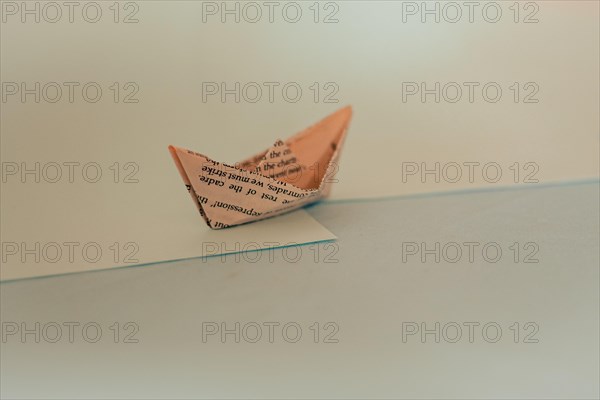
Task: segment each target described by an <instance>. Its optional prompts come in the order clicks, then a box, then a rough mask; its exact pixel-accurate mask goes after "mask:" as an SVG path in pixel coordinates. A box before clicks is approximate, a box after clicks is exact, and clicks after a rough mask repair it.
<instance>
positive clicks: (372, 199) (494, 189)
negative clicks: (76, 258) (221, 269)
mask: <svg viewBox="0 0 600 400" xmlns="http://www.w3.org/2000/svg"><path fill="white" fill-rule="evenodd" d="M598 183H600V179H598V178H589V179H579V180H572V181H563V182H552V183H535V184H529V185H528V184H517V185H511V186H498V187H492V188H474V189H458V190H448V191H439V192H427V193H417V194H408V195H398V196H384V197H370V198H363V199H339V200H322V201H319V202H317V203H313V204H310V205H307V206H306V207H304V209H309V208H312V207H317V206H319V205H330V204H348V203H374V202H380V201H393V200H410V199H419V198H428V197H442V196H457V195H463V194H473V193H491V192H509V191H519V190H532V189H545V188H551V187H568V186H578V185H591V184H598ZM599 190H600V188H599ZM234 229H235V228H234ZM336 240H337V239H324V240H315V241H312V242H305V243H298V244H288V245H284V246H273V247H269V250H272V249H285V248H289V247H296V246H309V245H311V244H316V243H329V242H335V241H336ZM263 250H265V249H254V250H245V251H234V252H230V253H221V254H212V255H209V256H198V257H186V258H177V259H173V260H164V261H155V262H149V263H143V264H135V265H122V266H117V267H109V268H102V269H97V270H91V271H76V272H65V273H60V274H51V275H43V276H33V277H29V278H17V279H9V280H6V281H3V282H0V285H4V284H10V283H15V282H20V281H29V280H33V279H44V278H54V277H58V276H64V275H76V274H82V273H94V272H103V271H107V270H112V269H129V268H136V267H148V266H151V265H159V264H167V263H174V262H179V261H183V260H194V259H209V258H213V257H222V256H231V255H235V254H241V253H255V252H259V251H263Z"/></svg>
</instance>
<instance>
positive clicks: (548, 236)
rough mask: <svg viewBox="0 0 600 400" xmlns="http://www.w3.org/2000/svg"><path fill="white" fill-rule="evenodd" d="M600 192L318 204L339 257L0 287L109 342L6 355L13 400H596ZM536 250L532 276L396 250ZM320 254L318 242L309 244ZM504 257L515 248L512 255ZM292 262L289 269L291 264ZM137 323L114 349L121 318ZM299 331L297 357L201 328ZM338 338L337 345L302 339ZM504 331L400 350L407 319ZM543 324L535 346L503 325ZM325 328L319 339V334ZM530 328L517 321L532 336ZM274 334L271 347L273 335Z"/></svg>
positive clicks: (13, 350)
mask: <svg viewBox="0 0 600 400" xmlns="http://www.w3.org/2000/svg"><path fill="white" fill-rule="evenodd" d="M599 200H600V199H599V187H598V184H597V183H588V184H578V185H572V186H562V187H535V186H534V187H531V188H529V189H516V190H515V189H513V190H505V191H494V192H481V193H477V192H474V193H464V194H450V195H443V196H417V197H414V198H403V199H393V200H386V201H377V202H373V201H371V202H356V203H344V202H342V203H332V204H321V205H317V206H314V207H312V208H310V209H309V212H310V213H311V214H312V215H314V216H315V218H317V220H319V221H320V222H322V223H323V224H324V225H325V226H326V227H328V228H329V229H331V230H332V232H334V233H335V234H336V235H338V237H339V240H338V242H337V246H338V247H337V249H338V251H337V253H336V254H334V255H333V257H332V258H331V257H330V259H336V260H338V261H339V262H338V263H327V262H324V260H325V255H326V254H327V255H331V248H325V247H324V245H319V246H320V247H318V248H319V249H320V251H321V253H320V254H321V256H320V257H319V262H317V263H315V261H314V252H315V251H316V248H315V247H312V248H311V247H310V245H309V246H303V247H300V249H302V250H303V253H302V256H301V257H300V259H299V260H298V262H296V263H290V262H286V261H285V258H284V253H282V252H278V251H275V252H274V253H273V257H274V258H273V259H272V260H273V262H270V261H269V257H268V254H267V253H265V252H263V253H253V258H252V259H254V257H257V256H259V258H260V259H259V260H258V261H256V262H250V261H249V260H250V259H245V258H240V259H239V260H238V261H237V262H236V258H235V257H236V256H233V255H230V256H227V257H226V259H221V258H220V257H213V258H209V259H206V260H202V259H193V260H186V261H179V262H172V263H165V264H160V265H155V266H146V267H140V268H126V269H116V270H112V271H99V272H92V273H84V274H73V275H66V276H62V277H53V278H42V279H32V280H22V281H16V282H9V283H4V284H2V285H1V286H0V288H1V289H2V290H1V292H2V293H1V311H2V321H3V322H6V321H13V322H15V321H16V322H27V323H28V324H29V326H30V327H32V326H33V323H34V322H35V321H39V322H40V323H41V324H44V323H47V322H50V321H54V322H58V323H60V322H63V321H79V322H80V323H81V324H82V325H83V324H84V323H86V322H90V321H94V322H98V323H99V324H101V326H102V327H103V328H104V329H105V331H104V336H103V337H102V340H101V341H100V342H98V343H95V344H90V343H86V342H85V341H83V340H82V339H81V337H80V336H78V337H77V339H76V341H75V343H73V344H71V343H68V342H67V341H66V340H61V341H60V342H59V343H56V344H50V343H45V342H44V340H42V341H41V343H39V344H36V343H33V342H32V340H33V338H32V336H30V337H29V339H28V341H27V342H26V343H21V342H20V340H19V338H18V336H11V337H9V338H8V340H7V343H5V344H2V358H1V361H2V364H1V367H2V368H1V378H2V385H1V390H2V395H3V397H7V398H35V397H59V398H86V397H90V398H111V397H113V398H127V397H137V398H140V397H143V398H173V397H177V398H192V397H193V398H597V397H598V395H599V393H598V376H599V374H598V373H599V366H598V351H599V349H598V318H599V317H598V315H599V310H598V307H599V274H598V265H599V259H598V254H599V252H598V250H599V248H598V242H599V237H598V235H599V233H598V232H599V210H598V203H599ZM421 240H422V241H426V242H435V241H440V242H448V241H455V242H459V243H460V242H465V241H479V242H481V243H486V242H490V241H495V242H497V243H499V244H501V245H502V246H503V247H504V246H506V245H507V244H510V243H512V242H521V243H524V242H527V241H531V242H535V243H537V244H538V245H539V252H538V253H537V255H536V257H537V258H538V259H539V261H540V262H539V263H537V264H525V263H518V264H515V263H514V262H513V261H512V258H511V256H510V255H509V254H505V256H503V257H502V259H501V260H500V261H499V262H498V263H495V264H491V263H485V262H481V259H479V261H478V262H474V263H469V262H465V261H461V262H458V263H455V264H452V263H444V262H441V263H439V264H437V263H435V262H433V261H432V260H431V259H430V260H429V262H427V263H421V262H419V261H418V258H417V259H416V260H415V259H414V258H412V259H411V261H410V262H406V263H403V262H402V250H401V249H402V246H401V243H403V242H412V241H415V242H419V241H421ZM313 246H315V245H313ZM505 250H506V248H505ZM286 256H287V257H288V258H290V257H295V253H294V252H292V251H290V253H289V254H286ZM115 321H119V322H120V323H121V324H123V323H125V322H128V321H133V322H136V323H137V324H138V325H139V332H138V334H137V335H136V338H138V339H139V343H137V344H125V343H118V344H115V343H113V342H112V336H111V332H110V331H109V330H108V329H107V327H108V326H110V325H111V324H112V323H113V322H115ZM211 321H212V322H226V323H228V324H229V326H230V327H233V324H234V323H235V322H240V323H241V324H242V325H243V324H245V323H248V322H257V323H259V324H261V323H263V322H279V323H281V325H283V324H285V323H287V322H297V323H299V324H300V325H301V327H302V328H303V336H302V339H301V340H300V341H299V342H297V343H295V344H292V343H287V342H285V341H284V340H282V338H281V336H276V340H275V342H274V343H269V342H268V341H266V340H265V339H263V340H261V341H259V342H258V343H248V342H245V341H244V340H241V342H240V343H234V342H233V338H232V337H229V340H228V341H226V343H221V342H220V341H219V340H218V339H215V338H214V337H210V338H209V339H210V340H208V341H207V343H203V342H202V323H203V322H211ZM315 321H318V322H320V323H321V324H324V323H326V322H328V321H332V322H335V323H337V324H338V326H339V332H338V333H337V335H336V338H337V339H339V343H337V344H331V343H318V344H315V343H313V341H312V340H313V339H312V338H313V337H312V332H311V331H310V330H309V328H308V327H309V326H310V325H311V324H312V323H313V322H315ZM411 321H412V322H420V321H422V322H427V323H428V324H430V326H433V324H434V323H435V322H436V321H439V322H441V324H445V323H448V322H452V321H453V322H458V323H462V322H480V323H481V325H483V324H485V323H488V322H496V323H498V324H499V325H500V326H501V328H502V329H503V335H502V337H501V340H499V341H498V342H497V343H487V342H486V341H485V340H483V339H482V336H480V335H477V336H475V341H474V343H469V342H468V340H467V339H466V337H464V338H463V339H462V340H460V341H459V342H458V343H448V342H445V341H444V340H443V339H442V340H441V342H440V343H435V342H433V341H432V338H431V337H430V338H429V341H427V342H426V343H421V342H420V340H418V339H414V340H413V338H412V337H411V338H410V340H408V341H407V342H406V343H403V342H402V323H403V322H411ZM514 322H519V323H521V324H523V323H525V322H535V323H536V324H537V325H538V326H539V331H538V333H537V334H536V335H535V336H534V337H535V338H537V339H538V340H539V343H523V342H522V339H523V337H521V339H520V343H517V344H515V343H514V342H513V336H512V332H511V331H510V329H509V326H510V325H512V324H513V323H514ZM321 326H323V325H321ZM521 326H523V325H521ZM265 334H266V333H265Z"/></svg>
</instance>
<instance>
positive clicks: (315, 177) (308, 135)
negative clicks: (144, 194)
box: [169, 107, 352, 229]
mask: <svg viewBox="0 0 600 400" xmlns="http://www.w3.org/2000/svg"><path fill="white" fill-rule="evenodd" d="M351 117H352V109H351V108H350V107H345V108H342V109H341V110H339V111H337V112H335V113H333V114H331V115H329V116H328V117H326V118H325V119H323V120H322V121H320V122H318V123H316V124H315V125H313V126H311V127H309V128H307V129H306V130H304V131H302V132H300V133H297V134H295V135H294V136H292V137H290V138H289V139H287V140H286V141H282V140H277V141H276V142H275V144H274V145H273V146H272V147H271V148H269V149H267V150H266V151H263V152H261V153H259V154H256V155H255V156H253V157H250V158H248V159H247V160H244V161H241V162H239V163H237V164H236V165H235V166H232V165H228V164H225V163H220V162H217V161H214V160H211V159H210V158H208V157H206V156H204V155H202V154H199V153H196V152H194V151H191V150H186V149H182V148H179V147H175V146H169V151H170V152H171V155H172V156H173V160H174V161H175V165H176V166H177V169H178V170H179V173H180V174H181V177H182V178H183V181H184V183H185V186H186V187H187V189H188V191H189V193H190V195H191V196H192V199H193V200H194V203H195V204H196V206H197V207H198V210H199V211H200V215H201V216H202V217H203V218H204V220H205V221H206V223H207V224H208V226H210V227H211V228H213V229H220V228H227V227H230V226H234V225H239V224H244V223H248V222H253V221H258V220H261V219H264V218H269V217H273V216H276V215H279V214H283V213H285V212H288V211H292V210H294V209H297V208H300V207H302V206H305V205H307V204H309V203H313V202H315V201H318V200H320V199H322V198H323V197H326V196H327V195H329V193H330V190H331V186H332V184H333V183H335V182H336V180H335V175H336V172H337V170H338V160H339V157H340V150H341V148H342V145H343V143H344V138H345V136H346V131H347V130H348V125H349V123H350V118H351Z"/></svg>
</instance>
